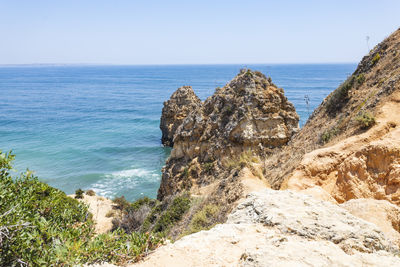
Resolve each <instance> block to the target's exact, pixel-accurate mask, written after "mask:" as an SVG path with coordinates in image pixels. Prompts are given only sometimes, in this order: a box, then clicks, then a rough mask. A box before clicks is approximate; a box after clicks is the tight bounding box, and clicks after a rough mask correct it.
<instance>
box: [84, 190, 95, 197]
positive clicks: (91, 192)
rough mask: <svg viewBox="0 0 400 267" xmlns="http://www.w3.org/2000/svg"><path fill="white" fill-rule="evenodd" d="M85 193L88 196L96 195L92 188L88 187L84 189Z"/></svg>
mask: <svg viewBox="0 0 400 267" xmlns="http://www.w3.org/2000/svg"><path fill="white" fill-rule="evenodd" d="M86 195H88V196H91V197H92V196H95V195H96V193H95V192H94V191H93V190H92V189H89V190H86Z"/></svg>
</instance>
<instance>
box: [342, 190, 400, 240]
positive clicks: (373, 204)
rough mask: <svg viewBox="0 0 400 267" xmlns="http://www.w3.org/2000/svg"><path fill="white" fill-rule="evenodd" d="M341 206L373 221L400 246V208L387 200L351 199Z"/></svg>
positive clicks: (355, 214)
mask: <svg viewBox="0 0 400 267" xmlns="http://www.w3.org/2000/svg"><path fill="white" fill-rule="evenodd" d="M340 206H341V207H342V208H344V209H346V210H348V211H349V212H350V213H351V214H353V215H354V216H357V217H359V218H361V219H364V220H366V221H368V222H372V223H373V224H375V225H377V226H378V227H379V229H380V230H382V231H383V232H384V233H385V235H386V237H387V238H388V239H389V240H390V241H392V242H393V243H394V244H396V245H397V246H399V247H400V233H399V232H400V208H399V207H398V206H396V205H393V204H391V203H390V202H388V201H386V200H376V199H366V198H360V199H351V200H349V201H347V202H345V203H343V204H340Z"/></svg>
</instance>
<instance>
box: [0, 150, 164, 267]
mask: <svg viewBox="0 0 400 267" xmlns="http://www.w3.org/2000/svg"><path fill="white" fill-rule="evenodd" d="M13 159H14V156H13V155H11V154H10V153H8V154H4V153H2V152H1V151H0V265H2V266H22V265H28V266H74V265H79V266H80V265H83V264H85V263H88V264H90V263H100V262H104V261H107V262H110V263H117V264H124V263H126V262H127V261H128V260H129V261H134V260H137V259H139V258H140V257H141V256H142V255H143V254H144V253H146V252H147V251H148V250H149V249H153V248H155V247H156V246H158V244H159V243H161V242H162V240H161V239H160V236H159V235H152V234H140V233H132V234H130V235H127V234H125V233H124V232H122V231H116V232H114V233H107V234H102V235H98V236H95V233H94V227H93V221H92V217H91V214H90V213H89V211H88V207H87V206H86V205H85V204H83V203H80V202H79V201H77V200H76V199H73V198H70V197H68V196H67V195H66V194H65V193H64V192H62V191H60V190H58V189H55V188H53V187H51V186H49V185H47V184H45V183H43V182H40V181H39V180H38V178H37V177H34V176H32V173H31V172H29V171H27V172H25V173H23V174H21V175H20V176H19V177H11V175H10V173H9V172H10V170H11V169H12V166H11V161H12V160H13Z"/></svg>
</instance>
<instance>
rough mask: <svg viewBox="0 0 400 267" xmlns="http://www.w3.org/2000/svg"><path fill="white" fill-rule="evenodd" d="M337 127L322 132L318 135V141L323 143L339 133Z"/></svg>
mask: <svg viewBox="0 0 400 267" xmlns="http://www.w3.org/2000/svg"><path fill="white" fill-rule="evenodd" d="M339 132H340V131H339V129H338V128H337V127H333V128H331V129H329V130H327V131H325V132H323V133H322V135H321V137H320V142H321V143H323V144H325V143H328V142H329V141H330V140H331V139H332V138H333V137H335V136H336V135H338V134H339Z"/></svg>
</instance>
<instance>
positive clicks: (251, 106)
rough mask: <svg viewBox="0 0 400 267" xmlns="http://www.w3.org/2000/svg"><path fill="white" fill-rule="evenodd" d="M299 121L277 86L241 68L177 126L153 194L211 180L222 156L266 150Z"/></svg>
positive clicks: (220, 166)
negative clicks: (159, 180) (168, 155)
mask: <svg viewBox="0 0 400 267" xmlns="http://www.w3.org/2000/svg"><path fill="white" fill-rule="evenodd" d="M170 101H171V100H170ZM168 103H169V102H167V103H166V105H165V107H164V109H167V105H168ZM178 109H179V108H178ZM298 121H299V117H298V115H297V113H296V111H295V109H294V106H293V105H292V104H291V103H290V102H289V101H288V100H287V98H286V97H285V96H284V93H283V90H282V89H281V88H278V87H276V86H275V85H274V84H273V83H272V82H271V79H268V78H267V77H266V76H265V75H264V74H262V73H260V72H253V71H250V70H242V71H241V72H240V73H239V74H238V75H237V76H236V77H235V78H234V79H233V80H232V81H230V82H229V83H228V84H227V85H226V86H224V87H223V88H217V89H216V91H215V93H214V94H213V95H212V96H210V97H209V98H208V99H207V100H206V101H205V102H204V104H203V105H202V106H201V107H200V108H198V109H195V110H193V111H192V112H191V113H189V114H188V116H187V117H186V118H185V119H184V120H183V121H182V123H181V125H180V126H179V127H178V128H177V129H176V132H175V133H174V136H175V137H174V145H173V149H172V152H171V156H170V157H169V159H168V160H167V163H166V167H165V168H164V169H163V176H162V182H161V186H160V189H159V192H158V198H159V199H163V198H164V197H165V196H168V195H173V194H175V193H177V192H179V191H181V190H189V189H191V188H192V187H193V186H203V185H207V184H209V183H211V182H212V181H213V180H214V178H215V177H216V176H218V175H219V173H221V172H223V170H225V169H226V168H225V167H226V166H224V160H229V159H232V158H235V157H238V155H240V154H241V153H243V152H246V151H248V150H251V151H252V153H253V154H265V153H267V152H268V151H270V150H271V149H273V148H276V147H281V146H283V145H285V144H286V143H287V142H288V141H289V140H290V138H291V137H292V136H293V134H295V133H296V132H297V131H298V130H299V128H298ZM178 123H179V122H174V123H173V124H174V125H176V124H178ZM225 165H226V164H225Z"/></svg>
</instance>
